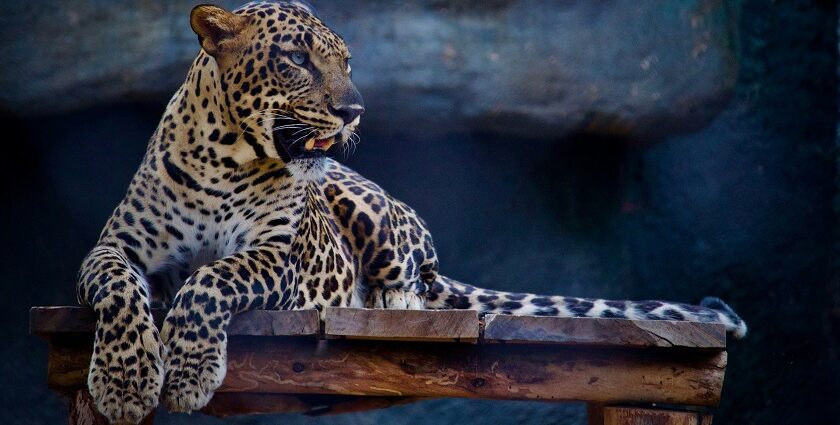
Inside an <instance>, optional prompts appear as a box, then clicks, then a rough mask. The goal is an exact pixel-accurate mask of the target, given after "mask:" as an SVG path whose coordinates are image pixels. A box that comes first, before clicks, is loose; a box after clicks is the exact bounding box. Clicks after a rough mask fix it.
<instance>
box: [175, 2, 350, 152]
mask: <svg viewBox="0 0 840 425" xmlns="http://www.w3.org/2000/svg"><path fill="white" fill-rule="evenodd" d="M190 25H191V27H192V29H193V31H195V33H196V34H197V35H198V39H199V42H200V44H201V47H202V50H203V53H204V54H206V55H208V56H209V58H205V59H202V56H201V55H199V58H198V59H197V61H196V63H197V64H199V63H208V62H215V67H217V68H216V69H215V71H216V72H217V74H218V75H217V79H215V80H214V82H215V81H218V85H219V86H218V87H208V89H209V91H216V93H217V94H218V96H219V97H220V98H219V99H215V98H214V101H216V102H218V104H219V106H220V108H221V110H222V115H223V117H222V118H223V119H225V120H228V121H230V123H231V124H233V126H235V127H236V128H237V130H238V135H237V140H241V139H244V141H246V142H247V143H248V144H250V145H254V146H258V145H261V146H262V147H261V150H262V152H261V153H262V156H267V157H276V158H280V159H283V160H284V161H286V162H289V161H293V160H295V159H298V158H311V157H317V156H321V155H323V154H324V153H325V152H327V151H328V150H330V149H331V148H333V147H336V148H338V147H341V146H346V145H347V144H348V143H351V141H352V140H353V138H354V137H355V136H354V132H355V130H356V128H357V126H358V125H359V119H360V116H361V114H362V113H363V112H364V110H365V108H364V103H363V101H362V96H361V94H359V91H358V90H357V89H356V86H355V85H354V84H353V82H352V81H351V79H350V73H351V68H350V64H349V60H350V53H349V51H348V49H347V45H346V44H345V43H344V40H343V39H342V38H341V37H340V36H339V35H338V34H336V33H335V32H333V31H332V30H331V29H329V28H328V27H327V26H326V25H324V23H323V22H321V20H320V19H319V18H318V16H317V14H316V13H315V12H314V10H313V9H312V8H311V6H309V5H308V4H306V3H303V2H301V1H289V2H278V3H269V2H255V3H249V4H246V5H245V6H243V7H241V8H239V9H237V10H236V11H233V12H230V11H227V10H225V9H223V8H221V7H217V6H212V5H199V6H196V7H195V8H194V9H193V10H192V13H191V15H190ZM211 58H212V59H211ZM211 65H212V64H211ZM255 149H256V148H255ZM258 153H259V152H258ZM259 156H260V155H259V154H258V155H257V157H259Z"/></svg>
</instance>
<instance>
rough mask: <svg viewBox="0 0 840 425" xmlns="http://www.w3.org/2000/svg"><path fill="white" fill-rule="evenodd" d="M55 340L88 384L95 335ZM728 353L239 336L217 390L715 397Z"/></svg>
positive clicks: (655, 399)
mask: <svg viewBox="0 0 840 425" xmlns="http://www.w3.org/2000/svg"><path fill="white" fill-rule="evenodd" d="M67 339H68V340H61V339H58V340H53V344H52V345H51V350H50V367H49V370H48V379H49V383H50V386H51V387H53V388H56V389H59V390H62V389H66V388H68V387H71V388H78V387H81V386H83V385H84V384H85V378H86V376H87V368H88V365H89V363H90V355H91V345H90V339H88V341H82V340H80V339H79V338H73V339H72V341H70V340H69V338H67ZM725 367H726V352H717V351H708V350H691V349H674V350H645V349H639V350H621V349H615V348H581V347H558V346H550V345H543V346H540V345H537V346H533V345H532V346H526V345H516V344H504V345H500V344H492V345H471V344H443V343H414V342H397V341H359V340H320V341H319V340H314V339H305V338H259V337H232V338H231V339H230V341H229V345H228V373H227V377H226V378H225V381H224V383H223V385H222V387H221V388H220V389H219V391H218V392H222V393H224V392H234V393H276V394H343V395H359V396H399V397H466V398H487V399H510V400H577V401H589V402H597V403H604V404H615V403H624V404H626V403H670V404H683V405H696V406H716V405H717V404H718V402H719V400H720V393H721V388H722V385H723V377H724V370H725Z"/></svg>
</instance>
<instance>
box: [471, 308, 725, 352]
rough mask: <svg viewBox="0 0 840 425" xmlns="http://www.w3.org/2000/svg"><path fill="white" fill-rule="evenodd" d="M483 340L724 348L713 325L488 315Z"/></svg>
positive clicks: (720, 333)
mask: <svg viewBox="0 0 840 425" xmlns="http://www.w3.org/2000/svg"><path fill="white" fill-rule="evenodd" d="M484 341H487V342H507V343H529V344H534V343H551V344H564V345H578V344H579V345H596V346H616V347H686V348H709V349H724V348H726V330H725V328H724V326H723V325H721V324H717V323H697V322H685V321H669V320H624V319H600V318H584V317H572V318H565V317H545V316H510V315H498V314H488V315H487V316H485V318H484Z"/></svg>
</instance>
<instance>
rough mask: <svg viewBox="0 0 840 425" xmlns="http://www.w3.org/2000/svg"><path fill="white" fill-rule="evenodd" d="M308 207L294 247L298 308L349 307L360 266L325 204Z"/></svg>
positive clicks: (318, 200)
mask: <svg viewBox="0 0 840 425" xmlns="http://www.w3.org/2000/svg"><path fill="white" fill-rule="evenodd" d="M309 204H310V207H309V208H307V211H306V213H305V214H304V216H303V217H302V219H301V222H300V226H299V227H298V232H297V235H296V237H295V241H294V243H293V244H292V256H293V258H294V259H295V260H296V265H295V270H296V275H297V289H298V294H297V297H298V299H297V304H298V307H299V308H319V307H326V306H345V307H346V306H350V303H351V299H352V297H353V293H354V291H355V290H356V281H357V280H358V277H359V275H358V267H357V264H356V263H355V260H354V257H353V255H352V253H351V250H350V248H349V246H348V245H347V243H346V241H345V240H344V239H343V238H342V236H341V232H340V231H339V229H338V227H337V226H336V223H335V222H334V219H333V217H332V216H331V215H330V214H329V213H328V212H327V210H326V209H325V207H324V205H323V203H322V200H320V199H312V200H311V202H310V203H309Z"/></svg>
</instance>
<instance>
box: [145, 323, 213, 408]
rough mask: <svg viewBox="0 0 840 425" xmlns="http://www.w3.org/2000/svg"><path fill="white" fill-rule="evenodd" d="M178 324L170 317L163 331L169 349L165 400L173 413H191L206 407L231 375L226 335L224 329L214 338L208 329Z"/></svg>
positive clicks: (166, 360) (164, 391) (164, 392)
mask: <svg viewBox="0 0 840 425" xmlns="http://www.w3.org/2000/svg"><path fill="white" fill-rule="evenodd" d="M171 314H172V313H170V317H172V316H171ZM174 323H177V321H176V320H171V319H170V318H167V321H166V322H165V323H164V326H163V329H162V330H161V334H162V335H163V338H164V341H166V342H165V343H166V348H167V353H166V357H165V359H164V364H165V367H166V383H165V385H164V388H163V401H164V404H165V405H166V407H167V408H168V409H169V410H170V411H173V412H186V413H189V412H192V411H195V410H199V409H201V408H202V407H204V406H206V405H207V403H208V402H209V401H210V398H211V397H213V392H214V391H215V390H216V389H217V388H219V386H221V385H222V381H223V380H224V378H225V373H226V372H227V343H226V336H225V333H224V331H221V330H220V331H214V333H213V335H212V336H211V335H209V334H208V332H207V329H206V328H199V329H197V330H194V329H192V328H191V327H186V326H181V327H179V326H175V325H174Z"/></svg>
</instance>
